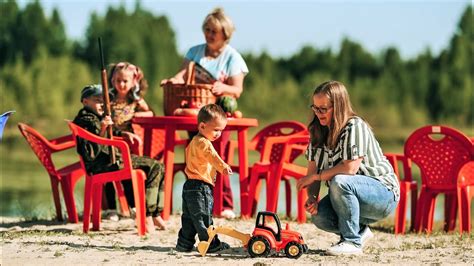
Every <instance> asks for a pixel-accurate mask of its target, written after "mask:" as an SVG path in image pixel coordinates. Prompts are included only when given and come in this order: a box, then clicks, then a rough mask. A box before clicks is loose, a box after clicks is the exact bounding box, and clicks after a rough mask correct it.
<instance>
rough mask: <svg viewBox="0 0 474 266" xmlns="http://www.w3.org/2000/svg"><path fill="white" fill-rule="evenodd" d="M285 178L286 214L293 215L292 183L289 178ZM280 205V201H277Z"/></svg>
mask: <svg viewBox="0 0 474 266" xmlns="http://www.w3.org/2000/svg"><path fill="white" fill-rule="evenodd" d="M284 180H285V199H286V216H287V217H289V218H290V217H291V184H290V180H289V179H284ZM277 206H278V203H277Z"/></svg>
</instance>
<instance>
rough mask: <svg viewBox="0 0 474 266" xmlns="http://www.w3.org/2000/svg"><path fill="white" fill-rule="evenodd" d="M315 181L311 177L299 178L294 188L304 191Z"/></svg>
mask: <svg viewBox="0 0 474 266" xmlns="http://www.w3.org/2000/svg"><path fill="white" fill-rule="evenodd" d="M314 181H315V180H314V179H313V176H312V175H307V176H305V177H303V178H300V179H299V180H298V181H297V182H296V187H297V188H298V190H302V189H304V188H305V187H307V186H309V185H311V184H312V183H313V182H314Z"/></svg>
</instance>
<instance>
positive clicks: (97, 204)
mask: <svg viewBox="0 0 474 266" xmlns="http://www.w3.org/2000/svg"><path fill="white" fill-rule="evenodd" d="M103 190H104V185H103V184H102V183H98V184H94V185H93V186H92V230H94V231H99V230H100V220H101V211H102V191H103Z"/></svg>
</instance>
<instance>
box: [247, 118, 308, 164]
mask: <svg viewBox="0 0 474 266" xmlns="http://www.w3.org/2000/svg"><path fill="white" fill-rule="evenodd" d="M303 132H306V126H305V125H304V124H303V123H300V122H297V121H281V122H277V123H274V124H270V125H268V126H266V127H265V128H263V129H262V130H260V131H259V132H258V133H257V134H256V135H255V136H254V137H253V138H252V140H251V141H250V147H251V148H253V149H255V150H257V151H259V152H260V155H261V156H263V149H264V146H265V140H266V139H267V138H268V137H275V136H289V135H293V134H297V133H303ZM283 149H284V144H275V145H273V146H272V150H271V153H270V158H269V160H270V162H271V163H278V162H280V161H281V159H282V156H283ZM300 154H301V152H299V151H294V152H292V155H291V156H290V161H293V160H294V159H295V158H296V157H298V156H299V155H300ZM260 159H261V160H262V159H264V158H260ZM265 159H266V158H265Z"/></svg>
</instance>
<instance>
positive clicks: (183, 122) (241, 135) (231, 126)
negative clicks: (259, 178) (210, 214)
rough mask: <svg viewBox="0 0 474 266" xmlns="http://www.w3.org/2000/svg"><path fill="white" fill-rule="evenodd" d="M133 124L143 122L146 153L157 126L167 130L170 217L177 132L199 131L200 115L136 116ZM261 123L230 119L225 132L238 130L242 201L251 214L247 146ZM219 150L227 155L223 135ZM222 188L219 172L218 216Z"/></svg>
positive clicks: (216, 143) (164, 214)
mask: <svg viewBox="0 0 474 266" xmlns="http://www.w3.org/2000/svg"><path fill="white" fill-rule="evenodd" d="M133 123H136V124H139V125H140V126H142V127H143V128H144V130H145V134H144V143H143V148H144V151H143V154H144V155H150V152H151V140H152V139H153V135H152V134H153V129H154V128H161V129H164V130H165V148H164V154H163V159H164V165H165V193H164V194H165V204H164V209H163V212H162V217H163V219H164V220H167V219H168V218H169V216H170V214H171V199H172V190H173V165H174V147H175V145H176V143H175V134H176V131H177V130H186V131H196V130H197V118H196V117H184V116H154V117H136V118H134V119H133ZM256 126H258V121H257V119H255V118H229V119H227V126H226V128H225V131H236V132H237V141H238V145H239V181H240V204H241V213H243V214H246V213H248V210H247V208H248V206H247V205H248V204H247V202H248V179H247V178H248V151H247V150H248V148H247V131H248V129H249V128H250V127H256ZM213 144H214V147H216V151H217V152H218V153H219V154H220V155H221V157H222V158H223V159H224V160H227V158H225V157H226V156H225V154H224V152H225V147H223V145H222V143H221V138H219V139H217V140H216V141H214V143H213ZM222 190H223V182H222V178H221V177H220V175H217V178H216V184H215V186H214V215H218V214H220V213H221V211H222V201H223V200H222Z"/></svg>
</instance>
